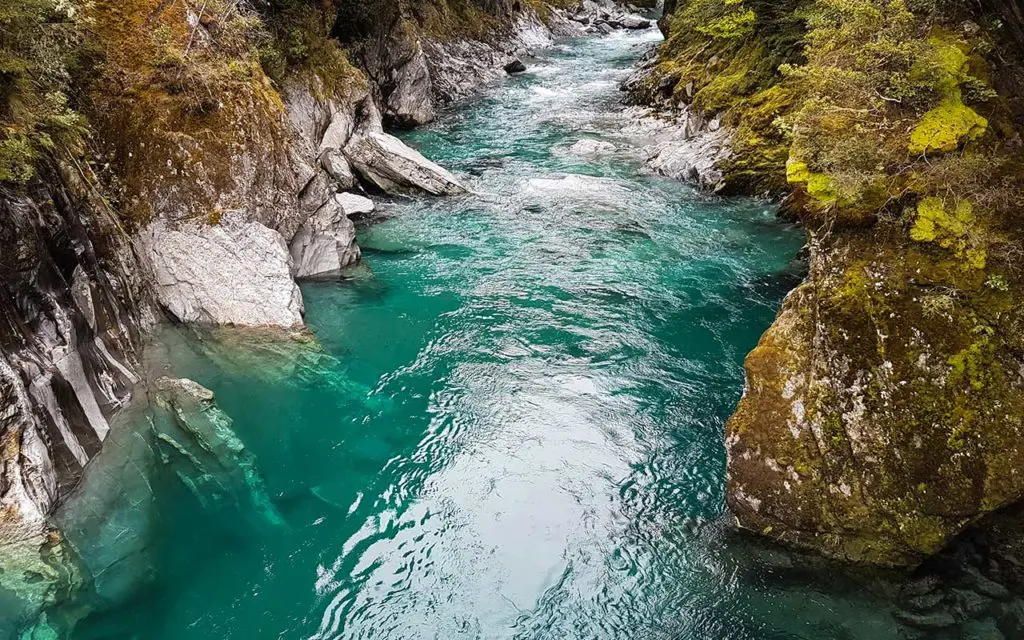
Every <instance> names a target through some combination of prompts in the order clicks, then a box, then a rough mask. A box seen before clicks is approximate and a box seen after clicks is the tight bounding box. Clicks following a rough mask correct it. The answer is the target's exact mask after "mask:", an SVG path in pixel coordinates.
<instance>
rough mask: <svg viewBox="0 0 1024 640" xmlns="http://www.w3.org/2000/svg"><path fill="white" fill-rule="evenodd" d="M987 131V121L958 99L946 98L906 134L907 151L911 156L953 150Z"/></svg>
mask: <svg viewBox="0 0 1024 640" xmlns="http://www.w3.org/2000/svg"><path fill="white" fill-rule="evenodd" d="M987 130H988V120H986V119H985V118H983V117H981V116H980V115H978V114H977V113H976V112H975V111H974V110H973V109H971V108H970V107H968V106H967V105H965V104H964V103H963V102H962V101H961V100H960V98H959V97H954V98H948V99H947V100H945V101H944V102H943V103H942V104H940V105H939V106H937V107H935V108H934V109H932V110H931V111H929V112H927V113H926V114H924V116H923V117H922V118H921V121H920V122H919V123H918V124H917V126H915V127H914V130H913V131H912V132H911V133H910V146H909V150H910V152H911V153H913V154H915V155H921V154H924V155H929V154H936V153H949V152H950V151H956V150H957V149H958V148H960V146H961V145H962V144H965V143H967V142H970V141H972V140H977V139H979V138H981V137H982V136H983V135H985V132H986V131H987Z"/></svg>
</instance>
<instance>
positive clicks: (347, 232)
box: [291, 193, 374, 278]
mask: <svg viewBox="0 0 1024 640" xmlns="http://www.w3.org/2000/svg"><path fill="white" fill-rule="evenodd" d="M373 209H374V207H373V202H372V201H371V200H369V199H368V198H364V197H362V196H357V195H355V194H351V193H343V194H339V195H337V196H335V197H334V198H333V199H332V200H331V201H330V202H329V203H327V204H325V205H324V206H322V207H320V210H319V211H317V212H316V213H315V214H313V215H312V216H310V218H309V219H308V220H306V221H305V222H304V223H303V224H302V226H301V227H299V231H298V232H297V233H296V234H295V237H294V238H292V244H291V254H292V261H293V270H292V273H293V274H294V275H295V277H296V278H309V277H313V276H322V275H327V274H332V273H337V272H338V271H340V270H342V269H344V268H345V267H349V266H351V265H353V264H355V263H356V262H358V261H359V255H360V251H359V247H358V245H356V228H355V224H354V223H353V222H352V220H351V219H350V218H349V216H353V215H358V214H366V213H371V212H372V211H373Z"/></svg>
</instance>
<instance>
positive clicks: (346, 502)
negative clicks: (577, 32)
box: [76, 31, 893, 640]
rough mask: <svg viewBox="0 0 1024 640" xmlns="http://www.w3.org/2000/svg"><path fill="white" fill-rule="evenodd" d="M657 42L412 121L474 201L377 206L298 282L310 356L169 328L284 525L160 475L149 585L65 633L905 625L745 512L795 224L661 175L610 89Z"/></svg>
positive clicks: (769, 629) (582, 634) (717, 633)
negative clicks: (321, 277) (733, 508)
mask: <svg viewBox="0 0 1024 640" xmlns="http://www.w3.org/2000/svg"><path fill="white" fill-rule="evenodd" d="M655 37H656V34H655V33H654V32H653V31H650V32H646V33H641V34H635V33H634V34H614V35H612V36H609V37H606V38H600V39H584V40H579V41H574V42H569V43H565V44H562V45H560V46H558V47H556V48H554V49H552V50H549V51H546V52H543V53H542V54H540V56H539V57H538V58H537V59H532V60H530V61H529V67H530V69H529V72H528V73H526V74H523V75H521V76H516V77H513V78H509V79H508V80H507V81H506V82H505V83H504V84H503V85H502V86H500V87H497V88H495V89H494V90H492V91H490V92H489V93H488V94H486V95H485V96H484V97H482V98H479V99H477V100H475V101H473V102H471V103H470V104H468V105H463V106H462V107H460V108H459V109H457V110H454V111H453V112H452V113H450V114H447V115H445V116H443V117H442V118H441V119H440V120H439V121H438V122H437V123H436V124H434V125H432V126H430V127H427V128H425V129H422V130H419V131H416V132H413V133H410V134H408V135H406V136H405V138H406V140H407V141H408V142H409V143H410V144H411V145H413V146H415V147H417V148H419V149H420V150H421V151H422V152H423V153H424V154H425V155H427V156H428V157H430V158H431V159H433V160H435V161H437V162H439V163H440V164H443V165H445V166H446V167H448V168H450V169H451V170H453V171H454V172H455V173H456V174H457V175H458V176H459V177H460V178H461V179H464V180H465V181H466V183H467V184H468V186H470V187H471V189H472V190H473V192H474V193H473V194H472V195H468V196H462V197H456V198H448V199H408V200H396V201H393V202H390V203H385V204H383V206H382V207H381V208H380V212H379V213H378V215H376V216H375V217H373V219H371V220H367V221H364V222H363V224H362V225H361V230H360V236H359V242H360V245H361V246H362V248H363V252H364V264H363V265H362V266H361V267H359V268H357V269H355V270H353V271H352V272H351V273H349V274H346V277H345V278H344V279H341V280H340V281H332V282H319V283H312V284H307V285H305V286H304V287H303V294H304V296H305V302H306V308H307V322H308V325H309V327H310V329H311V331H312V333H313V334H314V335H315V337H316V339H317V341H318V342H319V345H320V348H321V350H320V351H319V352H316V353H312V354H306V355H304V356H302V358H301V362H300V363H299V364H297V365H296V364H295V361H294V359H293V360H289V362H291V364H289V365H288V366H280V364H279V362H278V360H279V358H277V357H276V356H275V354H273V353H269V354H268V353H261V352H260V351H261V350H263V351H270V352H273V351H275V349H274V348H269V347H266V345H263V346H261V347H259V348H257V349H256V353H251V352H247V351H246V349H250V350H251V349H252V345H248V346H247V345H244V344H242V345H235V346H228V347H223V346H222V347H218V348H216V349H211V348H207V347H204V346H202V345H201V344H200V343H201V342H202V341H200V340H198V338H196V337H195V336H192V335H188V334H185V333H183V332H181V331H180V330H169V331H168V332H167V334H166V336H165V337H164V342H165V343H166V344H167V347H166V349H167V357H168V359H169V360H170V362H171V363H172V365H173V366H172V369H173V373H174V375H177V376H186V377H190V378H192V379H194V380H196V381H198V382H200V383H201V384H203V385H205V386H207V387H209V388H211V389H212V390H213V391H214V392H215V393H216V394H217V401H218V405H219V406H220V407H221V408H222V409H223V410H224V411H225V412H226V413H227V414H229V415H230V416H231V417H232V418H233V420H234V430H235V431H236V433H237V435H238V437H239V439H240V440H241V441H242V442H243V443H244V445H245V447H246V448H247V449H248V450H249V451H250V452H251V453H252V454H253V456H254V457H255V461H256V463H257V468H258V470H259V472H260V473H261V474H262V476H263V478H264V481H265V486H266V493H267V495H268V496H269V499H270V501H271V502H272V503H273V507H274V509H275V510H276V513H277V515H278V516H279V517H277V518H275V522H274V523H272V524H269V525H268V526H259V525H258V524H254V523H253V522H252V521H251V520H250V519H246V518H239V517H238V513H237V512H236V511H233V510H227V511H225V510H219V509H210V508H204V505H202V504H200V502H199V501H197V500H196V499H195V497H194V494H193V493H190V492H189V491H187V490H184V489H183V488H181V486H177V485H176V484H175V483H176V478H174V477H168V478H165V480H164V481H165V482H166V486H163V487H153V488H152V489H153V498H152V500H153V503H152V504H151V505H148V506H147V511H146V515H145V516H141V517H146V518H149V519H150V520H151V521H152V520H156V521H157V522H158V523H159V524H158V526H154V527H153V528H154V531H155V533H154V534H153V535H151V536H150V537H149V538H148V539H147V542H146V544H147V545H148V550H147V552H148V553H149V554H151V555H152V557H153V561H152V563H151V566H149V568H147V571H150V572H151V578H152V584H153V587H152V588H149V589H146V590H145V591H143V592H139V593H136V594H135V595H134V597H133V598H132V599H131V600H129V601H128V602H126V603H123V604H122V605H120V606H118V607H115V608H114V609H112V610H110V611H108V612H106V613H105V614H97V615H93V616H91V617H89V618H87V619H86V620H85V621H84V622H83V623H82V624H81V625H79V630H78V632H77V636H76V637H77V638H78V639H79V640H85V639H92V638H116V639H126V640H127V639H129V638H140V639H141V638H145V639H151V640H213V639H218V640H222V639H229V638H230V639H239V640H241V639H245V640H251V639H254V638H282V639H305V638H308V639H316V640H321V639H322V640H326V639H333V638H346V639H356V638H379V639H394V640H399V639H401V640H412V639H427V638H438V639H452V638H467V639H476V638H480V639H522V640H527V639H531V640H533V639H538V640H539V639H542V638H544V639H548V638H550V639H552V640H555V639H557V640H570V639H579V640H583V639H593V638H601V639H615V640H619V639H622V640H626V639H629V640H633V639H647V638H678V639H687V640H689V639H694V640H697V639H714V640H718V639H736V640H741V639H742V640H754V639H775V638H780V639H781V638H806V639H808V640H811V639H813V640H820V639H822V638H861V637H863V638H885V637H893V636H892V635H891V634H892V633H893V629H892V627H891V626H890V624H891V619H890V618H889V616H888V615H887V614H885V613H884V612H883V611H882V610H881V609H880V607H879V606H878V605H877V604H875V603H873V602H871V601H870V599H868V598H867V597H866V596H865V597H864V599H861V596H860V595H858V594H859V593H860V589H859V588H858V587H857V585H856V583H855V582H854V581H852V579H849V581H847V579H845V578H844V579H839V578H835V579H833V578H829V580H828V581H827V584H824V585H823V584H821V582H822V578H821V576H819V575H815V576H812V577H807V576H803V574H802V573H801V572H800V571H799V570H798V569H799V566H797V567H794V563H798V562H799V561H798V560H793V559H790V558H788V557H786V556H780V554H778V553H777V552H774V551H771V550H768V549H766V548H763V547H761V546H760V545H759V544H757V543H755V542H753V541H750V540H748V539H747V538H745V537H744V536H742V535H739V534H736V533H735V532H734V531H733V530H732V527H731V523H730V521H729V518H728V515H727V509H726V507H725V494H724V491H725V488H724V487H725V473H726V469H725V451H724V446H723V442H722V440H723V436H722V432H723V425H724V423H725V420H726V419H727V418H728V416H729V414H730V413H731V411H732V410H733V408H734V407H735V405H736V402H737V400H738V399H739V397H740V394H741V393H742V388H743V370H742V361H743V358H744V355H745V354H746V353H748V352H749V351H750V349H752V348H753V347H754V345H755V344H756V343H757V340H758V338H759V336H760V335H761V333H762V332H763V331H764V330H765V329H766V328H767V327H768V326H769V324H770V323H771V322H772V319H773V318H774V316H775V313H776V311H777V309H778V307H779V304H780V302H781V300H782V297H783V296H784V295H785V293H786V291H787V290H788V289H789V288H791V287H792V286H793V285H794V283H795V282H796V280H797V278H798V277H799V270H800V267H799V265H798V264H796V263H795V262H794V259H795V257H796V255H797V252H798V250H799V248H800V247H801V244H802V242H803V234H802V232H801V231H800V230H798V229H796V228H793V227H791V226H788V225H786V224H784V223H782V222H779V221H778V220H777V219H776V218H775V211H774V207H773V206H772V205H771V204H769V203H765V202H759V201H753V200H718V199H708V198H706V197H703V196H701V195H699V194H698V193H696V192H695V191H693V190H692V189H691V188H689V187H687V186H686V185H684V184H682V183H679V182H675V181H671V180H668V179H664V178H660V177H656V176H653V175H650V174H649V172H647V171H645V169H644V165H643V162H642V160H643V150H642V148H641V147H642V145H643V144H644V142H643V141H642V140H640V139H639V137H638V136H639V134H631V133H629V132H630V130H631V129H630V128H629V127H628V126H627V125H629V124H630V122H631V120H630V119H629V118H628V117H627V116H626V114H625V111H624V107H623V106H622V105H621V104H620V101H621V95H622V94H620V93H619V91H618V84H619V82H620V81H621V80H622V79H623V78H624V77H625V76H626V75H627V74H628V73H629V72H630V67H631V66H632V65H633V64H635V63H636V61H637V60H638V59H639V57H640V56H641V55H642V53H643V50H644V47H646V46H649V45H650V44H651V43H652V42H653V40H654V38H655ZM582 139H587V140H600V141H604V142H608V143H611V144H612V145H614V148H608V147H607V146H606V147H605V148H604V149H603V150H602V151H601V152H600V153H596V154H594V153H591V154H585V155H580V154H577V153H574V152H573V151H571V150H570V147H571V146H572V145H573V144H575V143H576V142H578V141H580V140H582ZM207 341H208V339H207ZM296 348H297V349H298V348H299V347H296ZM314 351H315V350H314ZM285 360H288V358H285ZM179 485H180V483H179ZM207 506H208V505H207ZM136 515H138V514H136ZM278 520H279V521H278ZM132 522H135V521H133V520H132V518H127V519H126V520H125V522H124V523H122V524H119V525H118V527H107V529H106V531H107V533H108V534H110V537H109V538H106V539H101V540H100V541H99V542H97V548H99V546H101V545H114V546H116V545H117V544H119V542H118V541H119V540H120V538H121V535H122V534H124V533H125V532H126V531H127V530H128V529H129V528H130V527H131V526H133V525H132ZM111 532H116V535H115V533H111Z"/></svg>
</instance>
